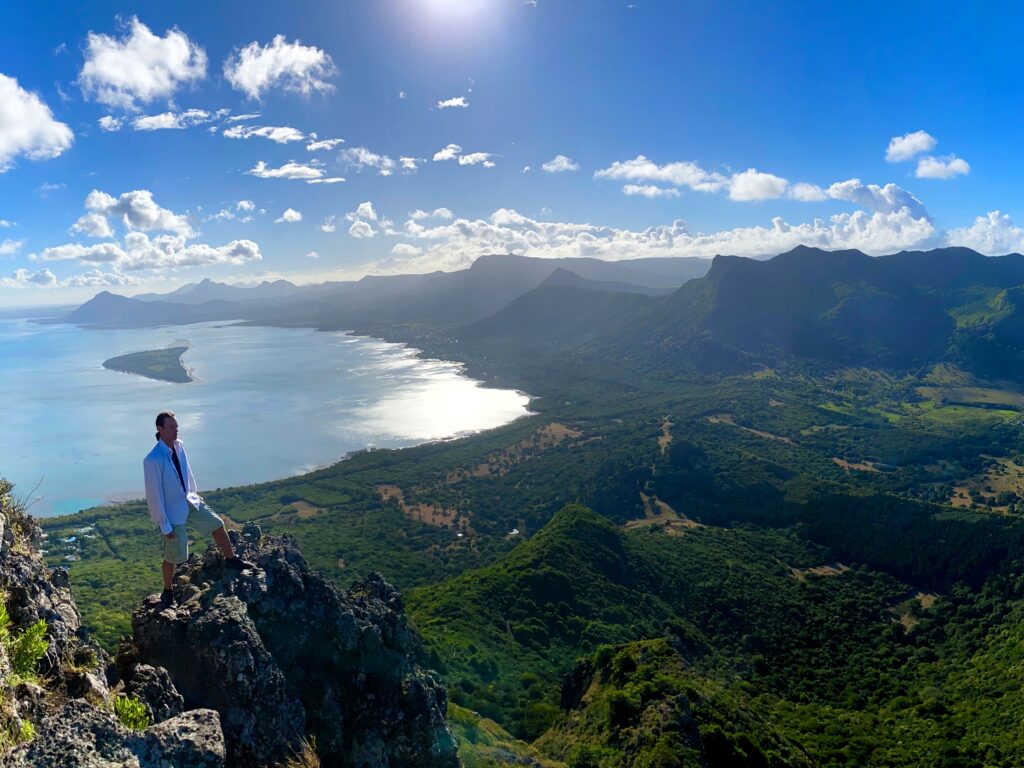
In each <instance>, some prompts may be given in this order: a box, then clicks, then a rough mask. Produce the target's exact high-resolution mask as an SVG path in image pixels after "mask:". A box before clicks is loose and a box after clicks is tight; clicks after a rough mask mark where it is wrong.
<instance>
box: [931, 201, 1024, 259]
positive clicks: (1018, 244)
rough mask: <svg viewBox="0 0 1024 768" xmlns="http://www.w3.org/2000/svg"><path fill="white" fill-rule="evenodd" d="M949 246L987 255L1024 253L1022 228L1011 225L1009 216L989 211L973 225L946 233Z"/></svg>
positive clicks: (1011, 221) (1023, 229)
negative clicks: (971, 249)
mask: <svg viewBox="0 0 1024 768" xmlns="http://www.w3.org/2000/svg"><path fill="white" fill-rule="evenodd" d="M947 240H948V242H949V244H950V245H961V246H964V247H966V248H973V249H974V250H976V251H980V252H981V253H987V254H1005V253H1020V252H1022V251H1024V228H1022V227H1018V226H1017V225H1016V224H1014V223H1013V220H1012V219H1011V218H1010V216H1009V214H1006V213H1002V212H1001V211H990V212H989V213H987V214H986V215H984V216H979V217H978V218H976V219H975V220H974V224H972V225H971V226H969V227H963V228H961V229H951V230H949V232H948V233H947Z"/></svg>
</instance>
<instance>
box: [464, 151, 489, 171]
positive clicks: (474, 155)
mask: <svg viewBox="0 0 1024 768" xmlns="http://www.w3.org/2000/svg"><path fill="white" fill-rule="evenodd" d="M492 157H494V155H493V154H491V153H490V152H471V153H469V154H468V155H459V165H482V166H483V167H484V168H493V167H494V162H493V161H492V160H491V158H492Z"/></svg>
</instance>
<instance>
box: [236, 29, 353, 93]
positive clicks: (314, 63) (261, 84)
mask: <svg viewBox="0 0 1024 768" xmlns="http://www.w3.org/2000/svg"><path fill="white" fill-rule="evenodd" d="M337 71H338V70H337V68H336V67H335V66H334V62H333V61H332V60H331V57H330V56H328V55H327V54H326V53H325V52H324V51H322V50H321V49H319V48H316V47H314V46H311V45H302V44H301V43H300V42H299V41H298V40H296V41H295V42H294V43H286V42H285V38H284V35H277V36H275V37H274V39H273V41H272V42H271V43H270V44H269V45H265V46H261V45H260V44H259V43H257V42H252V43H249V45H247V46H246V47H245V48H242V49H241V50H238V51H235V53H233V54H232V55H231V56H229V57H228V59H227V61H225V62H224V76H225V77H226V78H227V80H228V82H229V83H231V85H232V86H233V87H234V88H235V90H238V91H242V92H243V93H245V94H246V95H247V96H248V97H249V98H251V99H259V98H260V97H261V96H262V95H263V93H264V92H265V91H268V90H270V89H271V88H281V90H283V91H287V92H291V93H301V94H303V95H307V96H308V95H309V94H311V93H313V92H321V93H327V92H330V91H333V90H334V86H333V85H331V84H330V83H328V82H326V78H330V77H333V76H334V75H335V74H337Z"/></svg>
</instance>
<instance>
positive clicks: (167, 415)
mask: <svg viewBox="0 0 1024 768" xmlns="http://www.w3.org/2000/svg"><path fill="white" fill-rule="evenodd" d="M173 418H174V411H160V413H158V414H157V415H156V425H157V427H162V426H163V425H164V422H165V421H167V419H173ZM156 439H157V440H159V439H160V433H159V432H157V433H156Z"/></svg>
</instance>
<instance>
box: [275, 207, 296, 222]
mask: <svg viewBox="0 0 1024 768" xmlns="http://www.w3.org/2000/svg"><path fill="white" fill-rule="evenodd" d="M298 221H302V214H301V213H299V212H298V211H296V210H295V209H294V208H288V209H286V210H285V212H284V213H282V214H281V216H280V218H277V219H274V223H275V224H294V223H296V222H298Z"/></svg>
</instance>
